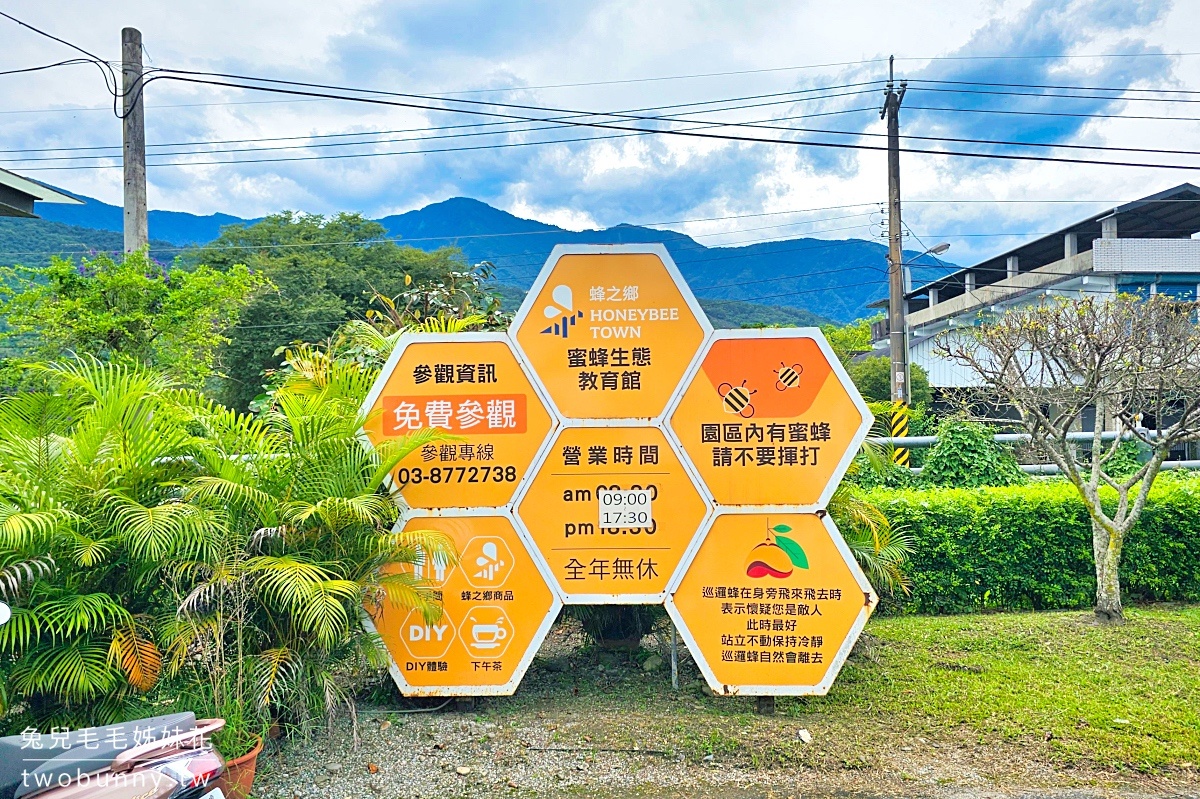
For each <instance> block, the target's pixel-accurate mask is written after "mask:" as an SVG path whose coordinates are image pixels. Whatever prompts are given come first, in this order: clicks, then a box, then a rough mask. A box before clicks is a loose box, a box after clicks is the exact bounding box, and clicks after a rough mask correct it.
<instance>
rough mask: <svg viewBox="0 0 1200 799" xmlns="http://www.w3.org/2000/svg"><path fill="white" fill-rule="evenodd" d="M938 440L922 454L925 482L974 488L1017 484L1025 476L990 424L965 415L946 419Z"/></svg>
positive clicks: (1022, 480) (938, 434) (941, 425)
mask: <svg viewBox="0 0 1200 799" xmlns="http://www.w3.org/2000/svg"><path fill="white" fill-rule="evenodd" d="M937 436H938V442H937V443H936V444H934V445H933V449H931V450H930V451H929V455H928V456H926V458H925V468H924V470H923V471H922V472H921V481H922V482H923V483H925V484H927V485H934V486H954V487H956V488H976V487H979V486H1009V485H1018V484H1020V483H1023V482H1025V480H1026V479H1027V478H1026V477H1025V475H1024V473H1022V472H1021V469H1020V467H1019V466H1018V465H1017V459H1016V458H1015V457H1014V456H1013V454H1012V452H1011V451H1009V450H1007V449H1004V448H1002V447H1000V446H999V445H998V444H996V442H995V441H993V440H992V431H991V429H990V428H988V427H985V426H984V425H981V424H978V423H976V422H968V421H966V420H964V419H946V420H945V421H943V422H942V423H941V424H940V425H938V430H937Z"/></svg>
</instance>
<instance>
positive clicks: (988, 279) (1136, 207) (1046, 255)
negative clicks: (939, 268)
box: [905, 183, 1200, 301]
mask: <svg viewBox="0 0 1200 799" xmlns="http://www.w3.org/2000/svg"><path fill="white" fill-rule="evenodd" d="M1111 216H1116V217H1117V235H1118V236H1119V237H1120V238H1123V239H1149V238H1155V239H1171V238H1179V239H1186V238H1190V237H1191V236H1192V235H1193V234H1195V233H1198V232H1200V188H1198V187H1196V186H1193V185H1192V184H1191V183H1182V184H1180V185H1178V186H1175V187H1174V188H1171V189H1167V190H1166V191H1161V192H1158V193H1157V194H1151V195H1149V196H1147V197H1143V198H1141V199H1140V200H1134V201H1133V202H1128V203H1125V204H1124V205H1119V206H1117V207H1116V208H1111V209H1109V210H1107V211H1102V212H1100V213H1098V214H1095V215H1093V216H1090V217H1088V218H1087V219H1084V220H1082V221H1080V222H1076V223H1075V224H1073V225H1070V226H1068V227H1065V228H1063V229H1062V230H1059V231H1057V232H1055V233H1051V234H1050V235H1048V236H1042V237H1041V238H1038V239H1034V240H1033V241H1031V242H1028V243H1027V244H1022V245H1021V246H1020V247H1016V248H1014V249H1011V250H1008V251H1006V252H1003V253H1000V254H999V255H995V256H993V257H991V258H988V259H987V260H985V261H981V262H979V263H977V264H975V265H974V266H966V267H963V268H962V269H959V270H957V271H955V272H951V273H950V274H948V275H945V276H943V277H940V278H938V279H937V280H934V281H931V282H929V283H926V284H924V285H922V286H919V287H917V288H916V289H914V290H912V291H910V292H909V293H907V294H906V295H905V297H907V298H913V297H924V296H926V295H927V294H928V293H929V289H931V288H934V287H936V288H937V289H938V299H939V301H941V300H945V299H948V298H950V297H954V296H957V295H958V294H961V293H962V292H963V289H964V283H965V281H964V277H963V276H964V275H965V274H966V273H967V272H974V273H975V285H976V286H982V285H986V284H988V283H994V282H996V281H998V280H1003V279H1005V278H1006V277H1007V276H1008V258H1009V256H1013V255H1015V256H1017V258H1018V265H1019V268H1020V271H1022V272H1026V271H1028V270H1031V269H1036V268H1038V267H1039V266H1045V265H1046V264H1051V263H1054V262H1055V261H1059V260H1061V259H1062V257H1063V239H1064V237H1065V236H1066V235H1067V234H1068V233H1075V234H1077V236H1078V239H1079V242H1078V245H1079V252H1086V251H1088V250H1090V249H1092V241H1093V240H1095V239H1098V238H1100V236H1101V229H1102V220H1104V219H1105V218H1107V217H1111Z"/></svg>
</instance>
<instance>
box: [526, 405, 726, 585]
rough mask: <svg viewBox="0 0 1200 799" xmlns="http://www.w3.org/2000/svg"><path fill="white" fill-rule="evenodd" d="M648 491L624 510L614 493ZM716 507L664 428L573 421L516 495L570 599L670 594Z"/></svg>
mask: <svg viewBox="0 0 1200 799" xmlns="http://www.w3.org/2000/svg"><path fill="white" fill-rule="evenodd" d="M632 490H639V491H644V499H645V500H646V502H647V504H646V505H645V506H642V507H643V508H644V509H640V510H638V511H636V512H629V513H622V508H621V507H620V506H616V505H613V504H610V500H611V499H612V498H613V496H614V494H613V493H612V492H614V491H632ZM709 509H710V504H709V501H708V500H707V499H706V498H705V497H704V496H703V495H702V494H701V492H700V490H698V489H697V487H696V484H695V482H694V480H693V477H692V476H691V475H690V473H689V471H688V470H687V469H686V468H685V466H684V464H683V463H682V462H681V460H680V458H679V456H678V455H677V454H676V452H675V450H674V448H673V447H672V445H671V444H670V442H669V441H668V440H667V437H666V435H665V434H664V433H663V432H662V430H660V429H658V428H655V427H565V428H563V429H562V430H560V431H559V434H558V436H557V438H556V439H555V440H554V443H553V444H551V446H550V447H549V448H548V449H547V450H546V455H545V460H544V461H543V462H542V463H541V465H540V466H539V468H538V471H537V473H536V474H535V475H534V477H533V480H532V481H531V482H530V484H529V487H528V489H527V490H526V491H525V493H524V494H523V495H522V496H521V497H520V499H518V500H517V514H518V516H520V517H521V519H522V521H524V522H525V525H526V527H527V529H528V530H529V534H530V535H531V536H532V538H533V541H534V543H535V544H536V546H537V548H538V551H539V552H540V553H541V555H542V557H543V558H545V560H546V561H547V564H548V565H549V568H550V573H551V575H552V576H553V578H554V580H555V581H556V582H557V584H558V587H559V589H560V590H561V591H562V594H563V598H564V600H565V601H566V602H568V603H583V604H588V603H596V604H599V603H638V602H659V601H661V600H662V597H663V593H664V591H665V590H666V587H667V583H668V581H669V579H670V577H671V575H672V574H673V573H674V571H675V568H676V566H677V565H678V564H679V562H680V560H681V559H682V558H683V555H684V552H685V551H686V550H687V548H688V546H689V544H691V542H692V541H693V540H694V539H695V537H696V534H697V533H698V532H699V530H700V526H701V523H702V522H703V521H704V518H705V516H706V515H707V514H708V512H709Z"/></svg>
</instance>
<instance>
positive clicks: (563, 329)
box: [511, 245, 712, 419]
mask: <svg viewBox="0 0 1200 799" xmlns="http://www.w3.org/2000/svg"><path fill="white" fill-rule="evenodd" d="M711 329H712V328H711V327H710V326H709V324H708V319H707V318H706V317H705V316H704V312H703V311H701V310H700V306H699V304H698V303H697V302H696V298H695V297H693V296H692V292H691V290H690V289H688V287H687V284H686V283H685V282H684V281H683V278H682V277H681V276H680V274H679V270H678V269H676V267H675V264H674V262H673V261H672V260H671V256H669V255H668V254H667V250H666V248H665V247H663V246H662V245H610V246H564V245H560V246H558V247H555V248H554V251H553V252H552V253H551V254H550V259H549V260H548V261H547V262H546V266H545V267H544V268H543V269H542V272H541V274H540V275H539V276H538V279H537V280H536V281H535V282H534V284H533V288H532V289H530V291H529V294H528V295H527V296H526V297H525V302H523V303H522V304H521V308H520V310H519V311H518V312H517V315H516V317H515V318H514V319H513V324H512V328H511V330H512V335H513V338H514V339H515V340H516V342H517V345H518V346H519V347H520V348H521V351H522V352H523V353H524V354H525V357H526V359H527V362H528V363H529V365H530V366H531V367H532V369H533V371H534V372H536V373H537V375H538V377H539V378H540V379H541V381H542V384H543V385H544V386H545V387H546V391H547V393H548V394H549V395H550V398H551V400H552V401H553V402H554V404H555V406H556V407H557V408H558V411H559V413H560V414H562V416H563V417H565V418H569V419H632V418H642V419H648V418H653V417H658V416H660V415H661V414H662V412H663V410H664V409H665V408H666V405H667V401H668V399H669V398H670V397H671V394H672V392H674V391H675V388H676V386H677V385H678V384H679V380H680V378H681V377H682V376H683V374H684V372H685V370H686V369H687V367H688V365H689V364H690V363H691V362H692V361H693V360H694V358H695V356H696V354H697V352H698V350H699V348H700V344H701V343H702V342H703V341H704V339H705V337H706V336H707V335H708V333H709V332H710V331H711Z"/></svg>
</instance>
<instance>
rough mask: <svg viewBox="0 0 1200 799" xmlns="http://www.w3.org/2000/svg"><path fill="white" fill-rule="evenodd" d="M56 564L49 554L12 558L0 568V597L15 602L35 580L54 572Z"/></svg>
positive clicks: (44, 577)
mask: <svg viewBox="0 0 1200 799" xmlns="http://www.w3.org/2000/svg"><path fill="white" fill-rule="evenodd" d="M55 568H56V565H55V563H54V558H53V557H51V556H50V555H38V556H36V557H32V558H28V559H24V558H22V559H14V560H13V561H12V562H10V563H8V564H7V565H5V566H3V567H2V568H0V599H2V600H4V601H5V602H15V601H16V599H17V597H18V596H20V595H21V594H22V593H23V592H24V591H25V590H26V589H28V588H29V587H30V586H31V585H32V584H33V583H34V582H35V581H37V580H41V579H46V578H48V577H50V575H52V574H54V572H55Z"/></svg>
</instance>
